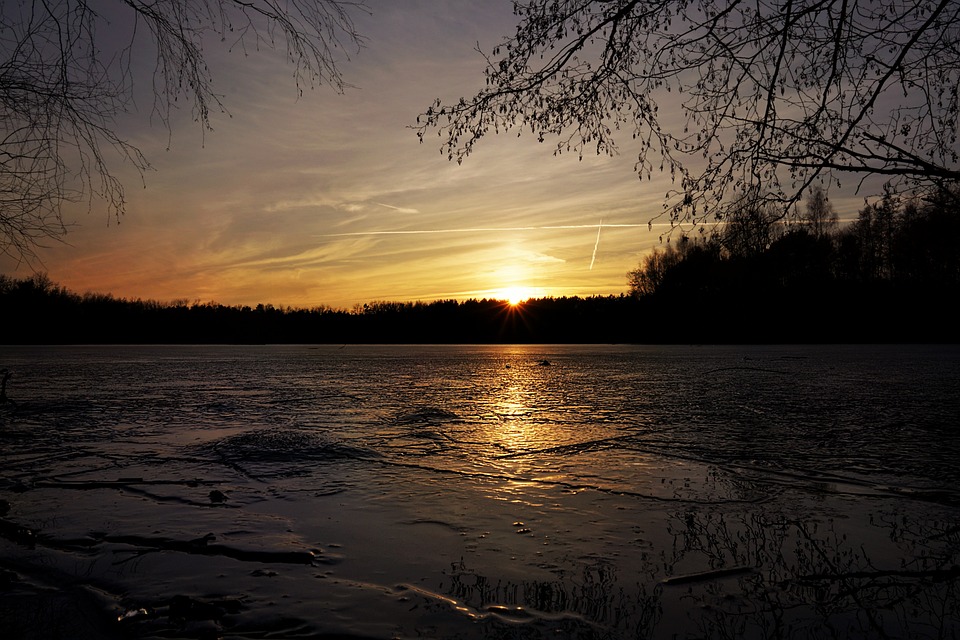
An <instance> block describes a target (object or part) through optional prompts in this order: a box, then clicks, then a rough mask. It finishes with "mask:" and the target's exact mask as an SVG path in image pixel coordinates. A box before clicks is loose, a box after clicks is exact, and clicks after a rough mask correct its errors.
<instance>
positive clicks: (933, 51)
mask: <svg viewBox="0 0 960 640" xmlns="http://www.w3.org/2000/svg"><path fill="white" fill-rule="evenodd" d="M514 11H515V13H516V15H517V16H518V18H519V24H518V26H517V30H516V33H515V34H514V35H513V36H512V37H509V38H507V39H505V40H504V41H503V42H502V43H501V44H500V45H499V46H497V47H495V48H494V49H493V51H492V53H491V54H490V55H489V56H487V63H488V66H487V69H486V72H485V73H486V86H485V87H484V88H483V89H481V90H480V91H479V92H478V93H476V94H475V95H474V96H472V97H469V98H461V99H460V100H459V101H455V102H444V101H442V100H436V101H435V102H434V103H433V104H432V105H431V106H430V107H429V108H428V109H427V110H426V111H425V112H424V113H423V114H421V117H420V118H419V120H418V133H419V135H420V138H421V140H423V139H424V137H425V136H426V134H427V132H428V131H429V130H433V129H436V130H437V131H438V134H439V135H440V136H441V140H443V142H442V151H443V152H444V153H446V155H447V156H448V157H449V158H450V159H453V160H457V161H458V162H459V161H462V160H463V159H464V158H465V157H466V156H467V155H469V154H470V153H471V152H472V151H473V149H474V147H475V145H476V144H477V142H478V141H479V140H480V139H481V138H482V137H484V136H486V135H488V134H493V133H501V132H505V131H510V130H514V129H516V130H519V131H522V130H524V129H527V130H529V131H530V132H531V133H532V134H533V135H534V136H536V137H537V138H538V139H539V140H540V141H545V140H546V139H547V138H548V137H556V145H555V153H567V152H572V153H575V154H580V155H581V156H582V155H583V154H584V153H586V152H591V151H595V152H596V153H598V154H604V153H614V152H615V151H616V150H617V141H616V139H615V138H616V137H617V136H618V134H620V133H623V134H625V135H629V136H631V137H632V138H633V139H634V141H635V147H636V150H637V154H638V155H637V163H636V171H637V173H638V174H639V175H640V176H641V178H644V177H649V176H650V175H651V173H652V172H653V171H654V170H657V169H659V170H661V171H662V170H667V171H669V172H670V174H671V175H672V176H673V177H674V179H675V180H677V181H678V185H677V188H676V190H675V191H674V192H672V193H671V194H668V195H669V196H672V197H671V198H670V199H668V201H667V203H666V204H665V210H666V212H667V213H668V214H669V215H670V217H671V219H672V220H673V221H691V220H692V221H696V222H700V221H704V220H706V219H709V218H711V216H712V215H714V214H719V215H720V216H721V218H722V217H723V215H724V213H725V208H727V207H731V206H733V207H735V206H737V205H736V204H734V203H731V200H736V199H737V198H736V196H737V194H740V193H751V194H753V195H755V196H757V197H758V198H759V199H760V201H761V202H767V203H774V204H775V205H776V206H777V210H778V211H779V212H780V214H781V215H785V214H786V213H787V212H789V211H791V210H792V208H793V207H794V205H796V204H798V203H799V202H800V200H801V198H802V195H803V194H804V193H805V192H806V191H807V189H809V188H810V187H811V186H812V185H814V184H817V183H819V182H820V181H824V182H827V183H828V184H829V183H839V180H840V176H841V175H843V174H851V175H853V176H854V179H855V180H860V179H862V178H865V177H867V176H881V177H884V178H886V179H887V180H888V181H889V184H890V185H891V187H892V188H898V189H900V188H902V189H907V188H910V187H911V186H915V185H920V186H924V185H927V186H929V185H939V184H942V183H943V182H944V181H949V180H956V179H957V178H960V168H958V153H960V148H958V144H960V143H958V138H957V129H958V115H960V96H958V86H960V30H958V29H957V28H956V25H957V24H960V3H958V2H957V1H956V0H931V1H923V2H914V1H912V0H889V1H887V2H877V1H876V0H771V1H770V2H764V3H745V2H738V1H736V0H720V1H719V2H717V1H715V0H644V1H642V2H641V1H640V0H610V1H601V0H593V1H590V0H527V1H525V2H515V3H514Z"/></svg>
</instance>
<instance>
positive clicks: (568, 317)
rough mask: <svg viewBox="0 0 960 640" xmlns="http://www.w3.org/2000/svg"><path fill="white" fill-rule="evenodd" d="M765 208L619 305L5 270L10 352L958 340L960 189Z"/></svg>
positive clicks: (695, 248) (707, 240)
mask: <svg viewBox="0 0 960 640" xmlns="http://www.w3.org/2000/svg"><path fill="white" fill-rule="evenodd" d="M756 202H757V201H756V199H752V198H745V199H744V206H742V207H740V208H738V209H735V210H734V213H733V214H732V215H731V216H730V217H729V218H728V219H727V222H726V224H724V225H721V226H718V227H715V228H714V229H713V230H712V231H711V232H709V233H702V234H699V235H697V236H690V235H686V236H681V237H679V238H674V239H672V240H671V241H670V242H668V243H667V244H665V245H664V246H663V247H662V248H657V249H655V250H654V251H653V252H651V253H650V254H648V255H647V256H645V257H644V258H643V260H641V262H640V264H639V266H638V267H637V268H636V269H635V270H633V271H631V272H630V273H628V274H627V284H628V289H629V291H628V292H627V293H625V294H620V295H614V296H593V297H560V298H538V299H531V300H527V301H526V302H524V303H522V304H520V305H510V304H508V303H507V302H505V301H502V300H493V299H483V300H476V299H471V300H463V301H458V300H437V301H433V302H385V301H380V302H371V303H367V304H363V305H356V306H355V307H354V308H353V309H349V310H346V309H335V308H332V307H327V306H318V307H313V308H294V307H282V306H280V307H278V306H273V305H270V304H259V305H256V306H255V307H250V306H228V305H222V304H218V303H215V302H201V301H199V300H197V301H194V302H192V303H191V302H189V301H188V300H186V299H181V300H174V301H171V302H158V301H155V300H141V299H134V300H128V299H124V298H116V297H114V296H112V295H110V294H99V293H85V294H77V293H74V292H71V291H69V290H68V289H66V288H65V287H62V286H60V285H58V284H56V283H55V282H53V281H52V280H51V279H50V278H49V277H48V276H47V275H46V274H37V275H34V276H31V277H28V278H22V279H14V278H11V277H8V276H2V275H0V317H2V318H3V325H2V326H3V329H2V335H0V343H6V344H83V343H86V344H118V343H121V344H122V343H159V344H163V343H186V344H206V343H229V344H249V343H322V344H344V343H618V342H619V343H758V342H819V343H836V342H854V343H871V342H954V341H956V339H957V331H956V315H955V312H954V310H953V307H954V305H955V301H956V300H957V299H958V298H960V244H958V239H960V197H958V192H957V191H956V190H953V191H950V190H941V191H936V192H933V193H932V194H930V195H928V196H927V197H925V198H921V199H909V200H908V199H901V198H899V197H898V196H896V195H894V194H892V193H888V194H887V195H886V196H884V197H883V198H882V199H880V200H879V201H877V202H874V203H871V204H867V205H865V206H864V208H863V209H862V210H861V211H860V212H859V216H858V218H857V220H856V221H854V222H853V223H852V224H850V225H848V226H846V227H844V228H840V226H839V224H838V223H837V219H836V215H835V214H834V212H833V209H832V207H831V205H830V202H829V200H828V199H827V197H826V194H825V193H824V192H823V191H821V190H817V189H815V190H813V191H812V192H811V193H810V195H809V196H808V198H807V201H806V207H805V209H804V210H803V212H802V213H801V214H800V215H799V216H798V217H797V219H796V220H794V221H793V223H792V224H784V223H783V221H782V219H781V218H780V217H779V215H778V214H777V211H776V210H775V209H774V208H772V207H769V206H763V205H761V206H753V205H751V204H748V203H756Z"/></svg>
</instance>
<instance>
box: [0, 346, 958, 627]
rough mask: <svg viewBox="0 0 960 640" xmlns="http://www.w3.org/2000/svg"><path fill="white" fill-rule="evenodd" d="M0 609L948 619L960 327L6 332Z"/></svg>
mask: <svg viewBox="0 0 960 640" xmlns="http://www.w3.org/2000/svg"><path fill="white" fill-rule="evenodd" d="M0 368H8V369H10V371H11V372H12V374H13V377H11V379H10V382H9V384H8V389H7V394H8V396H9V397H10V398H11V399H12V400H14V401H15V402H16V405H13V404H9V403H8V404H5V405H2V406H0V637H2V638H4V640H6V639H8V638H10V639H16V638H79V639H84V638H331V639H332V638H420V637H425V638H477V639H487V638H489V639H493V638H518V639H526V638H531V639H540V638H581V639H600V638H611V639H619V638H631V639H633V638H885V637H889V638H907V637H909V638H954V637H957V636H960V613H958V612H960V603H958V589H960V567H958V565H960V465H958V463H957V460H958V456H960V446H958V445H960V431H958V427H957V424H958V422H960V349H958V348H957V347H935V346H934V347H906V346H902V347H898V346H885V347H569V346H565V347H549V346H547V347H544V346H530V347H503V346H496V347H494V346H490V347H350V346H348V347H345V348H334V347H75V348H65V347H56V348H55V347H49V348H27V347H4V348H3V350H2V351H0Z"/></svg>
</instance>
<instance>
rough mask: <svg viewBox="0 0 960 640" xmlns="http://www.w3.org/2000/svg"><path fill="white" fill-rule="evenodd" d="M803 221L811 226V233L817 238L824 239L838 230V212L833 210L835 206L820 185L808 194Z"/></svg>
mask: <svg viewBox="0 0 960 640" xmlns="http://www.w3.org/2000/svg"><path fill="white" fill-rule="evenodd" d="M801 219H802V220H803V222H805V223H806V224H807V225H808V226H809V228H810V233H811V234H813V236H814V237H816V238H823V237H825V236H827V235H829V234H830V233H832V232H833V231H834V230H836V228H837V225H838V218H837V212H836V211H834V210H833V205H832V204H830V199H829V198H827V192H826V191H824V190H823V187H821V186H820V185H816V186H814V187H812V188H811V189H810V192H809V193H808V194H807V201H806V207H805V208H804V211H803V213H802V214H801Z"/></svg>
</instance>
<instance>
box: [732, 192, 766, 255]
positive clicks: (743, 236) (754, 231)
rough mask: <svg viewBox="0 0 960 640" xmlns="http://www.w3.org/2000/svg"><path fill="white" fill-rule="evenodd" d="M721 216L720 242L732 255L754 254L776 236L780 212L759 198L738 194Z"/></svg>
mask: <svg viewBox="0 0 960 640" xmlns="http://www.w3.org/2000/svg"><path fill="white" fill-rule="evenodd" d="M734 205H735V206H732V207H731V208H729V209H728V210H727V213H726V214H725V216H724V222H725V223H726V224H725V226H724V227H723V229H722V230H721V231H720V243H721V244H722V245H723V248H724V249H726V251H727V252H728V253H729V254H730V255H731V256H733V257H739V258H747V257H751V256H756V255H759V254H761V253H763V252H764V251H766V250H767V249H769V248H770V245H771V244H772V243H773V241H774V240H776V239H777V237H778V235H779V232H780V230H781V225H780V222H779V219H780V217H781V216H780V213H779V212H778V211H777V210H776V209H774V208H773V206H772V205H771V204H770V203H768V202H766V203H765V202H763V201H762V197H759V196H757V195H754V194H745V195H742V196H740V197H739V199H738V202H736V203H734Z"/></svg>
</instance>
